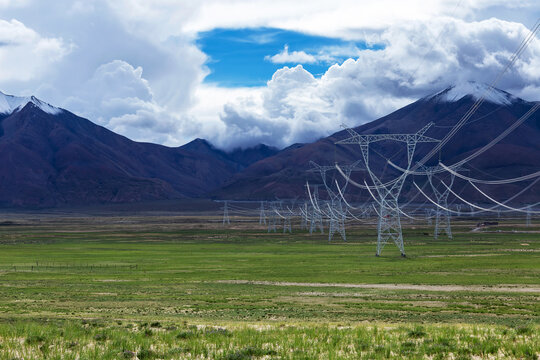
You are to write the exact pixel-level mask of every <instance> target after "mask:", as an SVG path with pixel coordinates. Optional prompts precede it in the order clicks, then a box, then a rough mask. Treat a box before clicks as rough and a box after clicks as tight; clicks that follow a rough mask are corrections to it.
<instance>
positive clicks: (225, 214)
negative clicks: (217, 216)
mask: <svg viewBox="0 0 540 360" xmlns="http://www.w3.org/2000/svg"><path fill="white" fill-rule="evenodd" d="M230 223H231V220H230V219H229V203H228V202H227V201H225V202H224V203H223V225H225V224H230Z"/></svg>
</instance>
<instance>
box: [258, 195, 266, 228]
mask: <svg viewBox="0 0 540 360" xmlns="http://www.w3.org/2000/svg"><path fill="white" fill-rule="evenodd" d="M262 224H264V225H266V213H265V211H264V201H261V209H260V213H259V225H262Z"/></svg>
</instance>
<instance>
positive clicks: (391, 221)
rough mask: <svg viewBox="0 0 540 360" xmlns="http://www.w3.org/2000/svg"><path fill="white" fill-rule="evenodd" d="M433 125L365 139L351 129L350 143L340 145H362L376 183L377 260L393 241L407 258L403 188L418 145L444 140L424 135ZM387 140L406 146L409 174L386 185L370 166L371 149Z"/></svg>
mask: <svg viewBox="0 0 540 360" xmlns="http://www.w3.org/2000/svg"><path fill="white" fill-rule="evenodd" d="M432 125H433V123H429V124H427V125H426V126H424V127H423V128H422V129H420V130H419V131H418V132H417V133H415V134H369V135H361V134H358V133H357V132H356V131H354V130H353V129H350V128H347V129H346V130H347V132H348V133H349V134H350V135H351V136H350V137H349V138H347V139H343V140H340V141H337V142H336V144H358V145H359V146H360V150H361V153H362V159H363V160H364V165H365V167H366V170H367V171H368V174H369V177H370V178H371V181H372V182H373V186H368V187H367V188H368V190H369V191H370V192H371V189H375V190H376V195H378V205H379V222H378V226H377V252H376V253H375V255H376V256H379V255H381V252H382V250H383V248H384V246H385V245H386V243H387V242H388V241H390V240H391V241H393V242H394V243H395V244H396V246H397V247H398V248H399V251H400V252H401V256H403V257H405V248H404V246H403V233H402V231H401V220H400V213H401V209H400V208H399V204H398V198H399V194H400V193H401V189H402V188H403V183H404V182H405V179H406V178H407V175H408V172H409V169H410V168H411V164H412V160H413V155H414V151H415V149H416V144H418V143H428V142H439V141H440V140H437V139H433V138H431V137H428V136H425V135H424V133H425V132H426V131H427V130H428V129H429V128H430V127H431V126H432ZM383 140H391V141H398V142H403V143H405V144H406V146H407V167H406V169H405V170H406V171H404V172H402V173H401V175H399V176H398V177H397V178H395V179H393V180H392V181H389V182H386V183H384V182H383V181H382V180H381V178H379V177H378V176H377V175H375V174H374V173H373V171H372V170H371V167H370V165H369V145H370V144H371V143H374V142H379V141H383Z"/></svg>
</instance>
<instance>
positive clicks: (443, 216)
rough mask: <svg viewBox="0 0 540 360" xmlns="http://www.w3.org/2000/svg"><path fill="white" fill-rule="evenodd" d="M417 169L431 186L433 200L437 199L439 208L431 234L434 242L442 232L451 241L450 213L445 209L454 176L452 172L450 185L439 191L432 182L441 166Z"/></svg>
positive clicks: (436, 211)
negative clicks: (423, 174)
mask: <svg viewBox="0 0 540 360" xmlns="http://www.w3.org/2000/svg"><path fill="white" fill-rule="evenodd" d="M419 169H420V171H421V172H423V173H425V175H426V176H427V178H428V181H429V184H430V185H431V189H432V191H433V193H434V194H435V198H436V199H437V203H438V204H439V205H440V206H441V207H437V208H436V209H435V231H434V233H433V236H434V238H435V240H437V239H438V238H439V234H441V233H442V232H443V230H444V232H445V233H446V236H448V238H449V239H452V227H451V225H450V212H449V211H448V210H446V209H448V195H449V194H450V189H451V188H452V185H453V184H454V179H455V175H454V173H453V172H451V173H450V183H449V184H448V185H446V186H445V187H444V190H442V191H441V190H439V189H438V188H437V186H436V185H435V183H434V182H433V175H434V174H435V173H438V172H441V166H439V165H436V166H431V167H428V166H421V167H420V168H419ZM453 170H454V171H457V170H461V169H458V168H453Z"/></svg>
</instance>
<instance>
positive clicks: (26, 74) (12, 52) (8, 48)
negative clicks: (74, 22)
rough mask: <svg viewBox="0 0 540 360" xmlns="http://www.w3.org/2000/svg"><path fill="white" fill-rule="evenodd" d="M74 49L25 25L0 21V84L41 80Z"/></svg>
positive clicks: (60, 39)
mask: <svg viewBox="0 0 540 360" xmlns="http://www.w3.org/2000/svg"><path fill="white" fill-rule="evenodd" d="M71 49H72V47H71V45H68V44H66V43H65V42H64V41H63V40H62V38H47V37H43V36H41V35H40V34H38V33H37V32H36V31H34V30H32V29H30V28H28V27H26V26H25V25H24V24H23V23H22V22H20V21H17V20H15V19H12V20H10V21H6V20H1V19H0V64H1V66H0V82H2V81H10V80H17V81H28V80H31V79H34V78H39V77H40V76H41V75H42V74H43V73H44V72H46V71H47V70H48V68H49V67H50V66H52V65H54V64H55V63H57V62H58V61H59V60H60V59H62V58H63V57H64V56H66V55H67V54H68V53H69V52H70V51H71Z"/></svg>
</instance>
